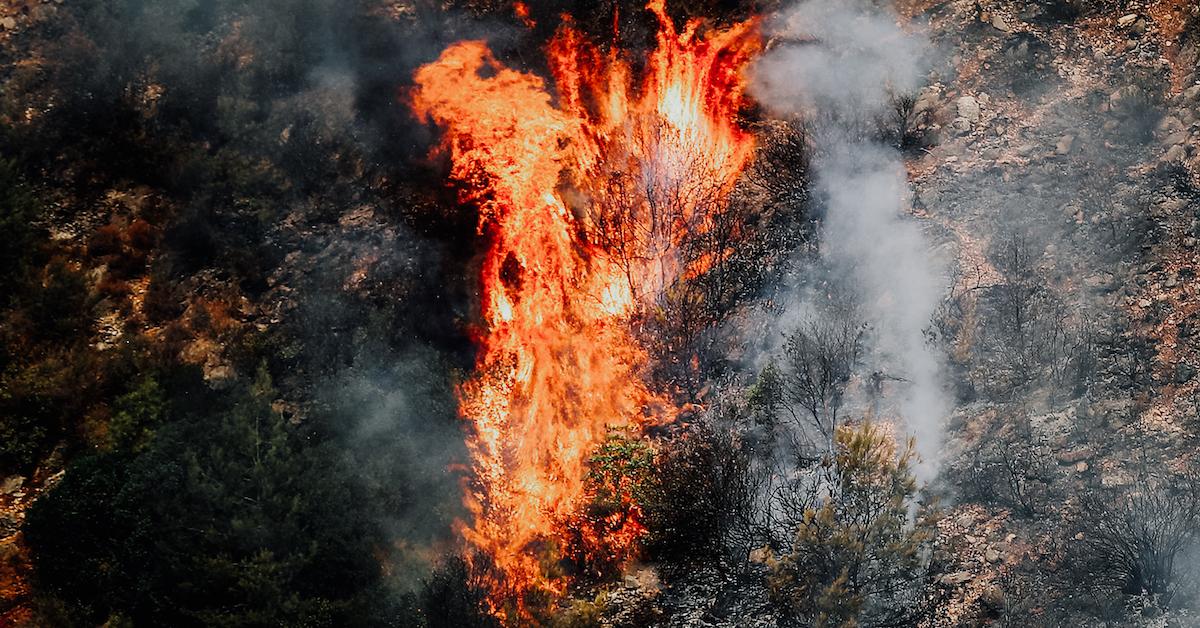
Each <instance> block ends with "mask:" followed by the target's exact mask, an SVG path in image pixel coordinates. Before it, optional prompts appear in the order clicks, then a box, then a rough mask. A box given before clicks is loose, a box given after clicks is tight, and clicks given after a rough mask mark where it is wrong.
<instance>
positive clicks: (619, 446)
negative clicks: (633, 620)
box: [564, 430, 655, 579]
mask: <svg viewBox="0 0 1200 628" xmlns="http://www.w3.org/2000/svg"><path fill="white" fill-rule="evenodd" d="M654 456H655V453H654V449H653V448H652V447H651V446H650V444H649V443H648V442H647V441H646V440H645V439H643V438H641V437H640V436H638V435H637V434H635V433H632V432H628V433H627V432H622V431H617V430H613V431H611V432H609V434H608V436H607V437H606V438H605V440H604V442H603V443H601V444H600V445H599V447H597V448H596V452H595V453H594V454H592V456H591V458H589V460H588V474H587V476H586V477H585V479H584V482H585V490H586V492H587V493H586V495H587V497H586V498H587V502H586V505H585V507H584V508H583V510H582V512H581V513H580V514H579V515H578V516H576V517H574V518H573V519H572V520H571V521H569V522H568V523H567V530H568V533H569V540H568V543H567V547H566V548H564V549H565V553H566V554H567V558H568V559H570V560H571V561H572V563H574V565H575V568H576V570H577V571H578V572H580V573H581V574H584V575H587V576H589V577H592V578H598V579H604V578H608V577H611V576H614V575H615V574H616V573H617V572H618V570H619V568H620V565H621V563H622V562H623V561H624V560H625V559H626V558H628V557H629V556H628V552H629V551H630V549H632V548H631V547H630V543H631V541H632V540H633V539H630V538H629V533H630V532H631V531H636V530H638V528H639V527H640V526H641V525H642V524H641V521H640V519H641V518H642V509H641V508H642V504H643V503H644V502H645V501H646V493H647V490H648V487H649V485H650V482H651V477H652V475H653V473H654Z"/></svg>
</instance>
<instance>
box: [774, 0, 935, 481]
mask: <svg viewBox="0 0 1200 628" xmlns="http://www.w3.org/2000/svg"><path fill="white" fill-rule="evenodd" d="M768 36H769V37H770V41H769V44H768V50H767V52H766V53H765V54H764V55H763V58H762V59H761V61H760V62H759V63H758V64H757V65H756V67H755V72H754V81H753V84H752V90H753V94H754V96H755V97H756V98H757V99H758V101H759V102H760V103H762V104H763V105H764V106H766V107H767V108H768V109H771V110H773V111H774V112H776V113H777V114H779V115H784V116H800V117H802V118H803V119H804V121H805V125H806V127H807V129H808V131H809V132H810V134H811V135H812V137H814V138H815V147H814V148H815V149H816V151H817V153H816V154H815V155H814V156H813V160H812V165H811V167H812V171H813V175H814V182H815V190H814V191H815V192H816V198H817V199H818V204H819V205H820V206H821V209H822V210H823V211H824V219H823V221H822V224H823V228H824V231H823V234H822V249H821V255H822V257H823V258H824V262H825V263H826V264H828V265H829V266H830V267H831V268H833V269H834V270H835V271H837V273H838V274H839V275H841V276H842V278H843V279H842V280H843V281H844V282H845V284H846V286H847V287H848V288H849V289H851V290H853V291H855V292H856V293H857V294H856V295H855V296H856V300H857V301H859V302H860V303H861V304H862V307H863V311H862V313H861V314H862V316H864V317H865V319H866V320H867V322H868V323H869V324H870V325H871V327H872V329H873V330H874V331H873V333H872V335H871V338H872V343H873V346H872V347H870V349H871V352H872V354H871V355H870V357H869V359H870V360H871V362H872V365H871V366H872V367H873V368H874V369H878V370H880V371H882V372H885V373H886V374H887V375H888V376H890V377H896V378H903V380H905V381H906V382H907V383H906V384H905V385H903V386H899V387H897V388H898V389H899V391H898V392H897V393H894V394H896V395H898V396H899V398H896V399H894V400H893V403H894V405H895V406H896V407H897V408H898V411H899V413H900V414H901V415H902V417H903V418H904V420H905V421H906V423H907V426H908V428H909V429H910V430H912V432H913V433H914V436H915V437H916V440H917V448H918V452H919V453H920V454H921V457H922V459H923V461H924V463H923V465H922V468H920V469H919V472H920V475H921V476H922V477H924V478H928V477H929V475H931V474H932V472H933V470H934V468H935V466H936V463H937V458H938V451H939V449H940V446H941V442H942V437H941V433H942V429H941V424H942V422H943V419H944V418H945V417H946V416H947V414H948V413H949V411H950V409H951V402H950V400H949V397H948V394H947V392H946V390H945V386H944V378H943V376H942V359H941V356H940V354H939V352H938V350H937V349H936V348H935V347H933V346H931V344H930V343H929V342H928V339H927V336H926V329H927V328H928V327H929V325H930V323H931V321H932V317H933V315H934V313H935V310H936V308H937V306H938V304H939V303H940V301H941V299H942V297H943V294H944V291H945V288H946V283H947V281H946V279H945V277H944V273H942V272H941V269H940V267H939V266H940V265H939V264H937V263H936V262H935V261H934V255H933V252H932V250H931V248H930V246H929V243H928V241H927V239H926V237H925V235H924V234H923V233H922V232H921V229H920V227H919V225H918V224H917V223H916V222H915V221H914V220H912V219H911V218H909V217H907V216H906V209H907V208H908V207H909V202H910V190H909V186H908V182H907V177H906V175H905V171H904V167H903V163H902V161H901V157H900V154H899V153H898V152H897V151H896V150H895V149H894V148H892V147H890V146H887V145H884V144H883V143H881V142H879V141H877V140H874V139H872V138H871V136H872V134H873V133H871V132H870V130H871V129H873V128H875V127H874V124H875V121H876V120H879V119H880V118H881V117H883V116H885V115H888V114H890V109H891V106H892V105H891V103H892V94H900V93H911V92H913V91H915V90H916V89H917V88H918V87H919V86H920V84H921V80H922V77H923V76H925V74H926V68H927V65H926V59H927V51H928V46H927V43H926V42H925V40H924V39H922V38H921V37H919V36H917V35H913V34H909V33H906V32H904V31H903V30H902V29H901V28H900V27H899V26H898V24H897V22H896V18H895V16H894V15H890V14H888V13H887V12H885V11H884V10H883V9H880V8H879V7H877V6H876V5H874V4H871V3H869V2H867V1H866V0H810V1H808V2H804V3H802V4H800V5H798V6H795V7H793V8H792V9H791V10H789V11H787V12H786V13H785V14H784V15H783V16H782V17H781V19H779V20H778V21H776V22H775V24H774V25H773V26H772V27H770V28H769V32H768ZM791 307H794V308H796V309H798V310H802V311H810V310H811V309H812V308H810V307H809V306H808V305H807V304H804V303H795V304H793V305H792V306H791ZM791 318H794V316H793V315H790V314H787V313H785V315H784V319H785V320H787V319H791Z"/></svg>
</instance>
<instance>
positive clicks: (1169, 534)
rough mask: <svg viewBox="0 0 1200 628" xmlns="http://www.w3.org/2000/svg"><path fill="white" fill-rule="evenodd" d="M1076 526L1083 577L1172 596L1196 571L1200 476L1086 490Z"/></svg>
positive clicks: (1073, 561)
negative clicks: (1118, 490)
mask: <svg viewBox="0 0 1200 628" xmlns="http://www.w3.org/2000/svg"><path fill="white" fill-rule="evenodd" d="M1076 526H1077V528H1078V530H1079V532H1080V536H1078V537H1076V538H1077V539H1078V540H1077V541H1076V542H1075V544H1074V546H1073V548H1072V551H1071V553H1070V555H1069V558H1070V565H1071V567H1072V569H1073V572H1074V574H1075V577H1076V578H1078V579H1079V581H1082V582H1088V583H1090V584H1092V585H1093V586H1101V587H1111V588H1112V589H1114V590H1118V591H1120V592H1122V593H1125V594H1128V595H1139V594H1151V595H1161V596H1167V598H1168V599H1169V598H1170V597H1171V596H1175V595H1178V594H1180V593H1185V591H1182V590H1181V588H1182V585H1184V584H1191V583H1188V582H1187V581H1186V580H1185V576H1194V574H1188V573H1186V571H1187V566H1188V564H1189V561H1188V560H1187V558H1189V557H1193V556H1195V554H1194V552H1195V551H1196V549H1197V543H1198V542H1200V480H1198V477H1197V476H1196V475H1195V474H1194V473H1192V474H1188V475H1182V476H1170V477H1167V478H1163V479H1143V480H1142V481H1141V482H1139V483H1137V484H1136V485H1135V486H1134V487H1133V490H1131V491H1130V492H1128V493H1126V494H1123V495H1117V496H1113V495H1106V494H1103V493H1098V494H1096V493H1094V494H1089V495H1086V496H1084V498H1083V499H1082V500H1081V505H1080V512H1079V515H1078V521H1077V522H1076ZM1186 593H1192V592H1186Z"/></svg>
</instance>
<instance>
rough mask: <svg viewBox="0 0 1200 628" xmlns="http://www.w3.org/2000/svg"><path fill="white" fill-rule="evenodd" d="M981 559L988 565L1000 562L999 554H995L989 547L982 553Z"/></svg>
mask: <svg viewBox="0 0 1200 628" xmlns="http://www.w3.org/2000/svg"><path fill="white" fill-rule="evenodd" d="M983 559H984V560H986V561H988V562H989V563H998V562H1000V552H997V551H996V550H995V549H993V548H990V547H989V548H988V549H987V551H986V552H984V553H983Z"/></svg>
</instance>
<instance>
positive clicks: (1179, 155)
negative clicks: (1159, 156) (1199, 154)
mask: <svg viewBox="0 0 1200 628" xmlns="http://www.w3.org/2000/svg"><path fill="white" fill-rule="evenodd" d="M1163 159H1164V160H1166V161H1183V160H1184V159H1187V149H1186V148H1184V147H1183V144H1176V145H1174V146H1172V147H1171V148H1168V149H1167V154H1166V155H1163Z"/></svg>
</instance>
